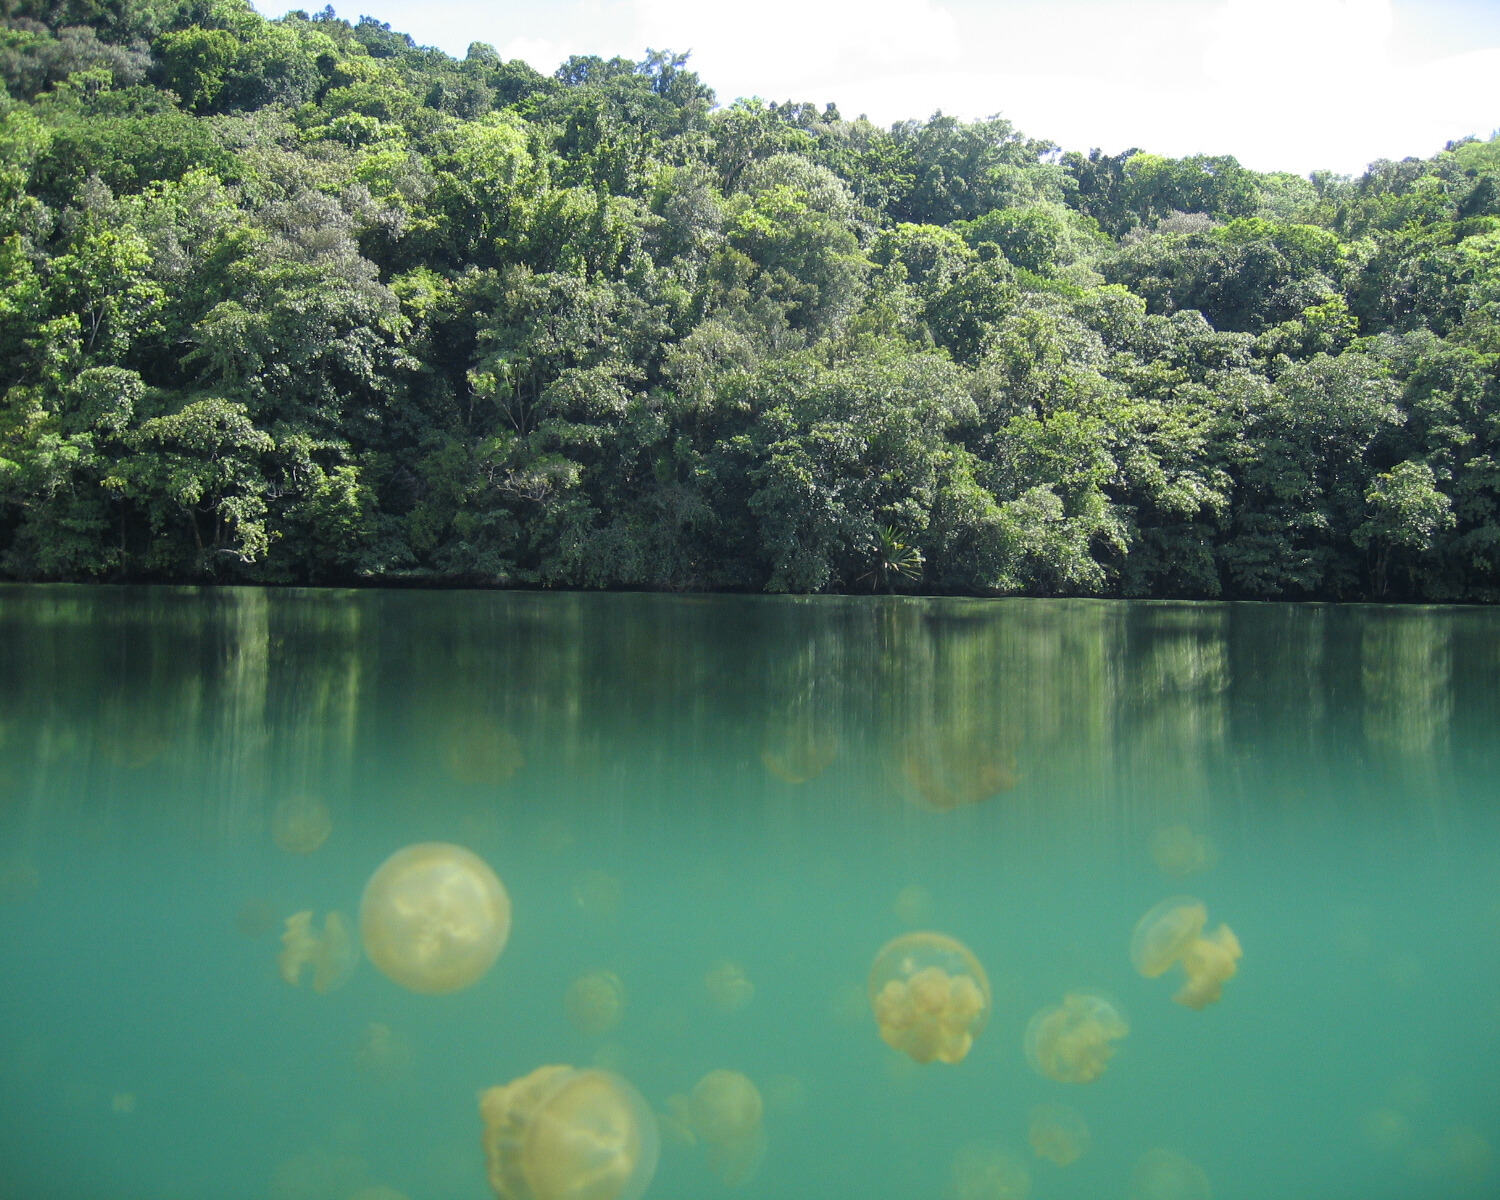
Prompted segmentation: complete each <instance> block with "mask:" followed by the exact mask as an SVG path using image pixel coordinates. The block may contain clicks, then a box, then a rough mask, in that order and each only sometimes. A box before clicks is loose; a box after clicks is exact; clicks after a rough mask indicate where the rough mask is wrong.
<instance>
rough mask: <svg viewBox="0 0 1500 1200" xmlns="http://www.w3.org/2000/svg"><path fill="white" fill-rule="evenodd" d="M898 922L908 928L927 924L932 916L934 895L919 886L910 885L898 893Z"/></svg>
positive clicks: (896, 910) (895, 907)
mask: <svg viewBox="0 0 1500 1200" xmlns="http://www.w3.org/2000/svg"><path fill="white" fill-rule="evenodd" d="M894 911H895V913H896V920H898V921H900V922H901V924H903V925H905V926H907V927H908V928H915V927H916V926H918V925H925V924H927V921H928V919H929V918H930V917H931V916H932V893H931V892H929V891H928V890H927V889H926V888H924V887H922V886H920V885H918V884H915V883H913V884H908V885H907V886H906V887H904V888H902V889H901V890H900V891H899V892H897V893H896V903H895V906H894Z"/></svg>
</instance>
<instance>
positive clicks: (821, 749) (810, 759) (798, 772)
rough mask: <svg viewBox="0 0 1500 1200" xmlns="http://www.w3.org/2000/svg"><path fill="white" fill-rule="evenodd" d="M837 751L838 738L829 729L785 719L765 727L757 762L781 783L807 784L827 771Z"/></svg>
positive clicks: (836, 755)
mask: <svg viewBox="0 0 1500 1200" xmlns="http://www.w3.org/2000/svg"><path fill="white" fill-rule="evenodd" d="M838 753H839V739H838V737H837V736H836V735H834V734H833V733H832V732H831V731H828V730H823V729H819V728H818V727H817V726H816V725H813V724H809V723H806V722H787V723H785V724H780V725H773V726H771V727H769V728H768V729H767V730H766V736H765V740H764V741H763V742H762V743H761V750H760V761H761V762H762V763H764V764H765V768H766V770H767V771H769V772H771V774H772V775H774V776H776V778H777V779H780V780H781V781H782V782H783V783H806V782H807V781H808V780H809V779H816V778H817V777H818V776H819V775H821V774H822V773H823V772H824V771H826V770H828V768H829V767H830V766H831V765H832V764H833V760H834V759H835V758H837V757H838Z"/></svg>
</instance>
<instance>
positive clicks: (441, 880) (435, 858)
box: [359, 842, 510, 995]
mask: <svg viewBox="0 0 1500 1200" xmlns="http://www.w3.org/2000/svg"><path fill="white" fill-rule="evenodd" d="M359 927H360V933H361V935H362V936H363V938H364V943H365V953H366V954H368V955H369V956H370V961H371V962H373V963H374V964H375V965H376V966H377V967H379V968H380V970H381V971H382V972H383V973H384V974H385V975H386V976H388V977H389V978H391V979H393V980H394V981H395V982H397V983H399V984H400V985H401V986H402V987H404V988H409V989H410V990H411V991H414V992H422V993H425V994H428V995H437V994H440V993H444V992H456V991H458V990H459V989H461V988H466V987H468V986H469V985H470V984H472V983H475V982H476V981H478V980H479V978H480V977H481V976H483V975H484V973H485V972H486V971H488V970H489V969H490V968H491V967H492V966H494V965H495V960H496V959H497V958H499V957H500V951H501V950H503V949H505V943H506V940H507V939H508V938H509V937H510V896H509V894H507V892H506V890H505V885H504V884H502V883H501V882H500V880H499V879H498V878H497V877H496V875H495V873H494V872H493V871H492V870H490V868H489V866H488V864H486V863H485V861H484V860H483V859H482V858H480V857H479V856H478V855H477V854H474V853H473V852H472V851H469V850H465V849H464V848H463V847H462V846H454V845H450V844H448V843H445V842H422V843H418V844H417V845H414V846H407V847H406V848H405V849H403V850H398V851H396V853H395V854H393V855H391V856H390V858H388V859H386V860H385V862H383V863H381V865H380V866H379V868H377V869H376V871H375V874H373V875H372V876H370V882H369V883H367V884H366V885H365V893H364V898H363V899H362V900H361V901H360V906H359Z"/></svg>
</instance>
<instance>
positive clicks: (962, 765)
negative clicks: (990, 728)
mask: <svg viewBox="0 0 1500 1200" xmlns="http://www.w3.org/2000/svg"><path fill="white" fill-rule="evenodd" d="M901 773H902V774H903V775H904V776H905V777H906V782H907V783H909V784H910V785H911V786H912V788H914V789H915V791H916V794H917V795H918V796H919V797H920V798H921V800H922V802H923V803H924V804H926V805H927V806H928V807H929V808H935V809H938V810H940V811H942V812H947V811H949V810H950V809H955V808H962V807H964V806H965V805H969V804H979V803H980V802H981V801H984V800H988V799H989V798H990V797H991V796H994V795H997V794H998V793H1000V792H1008V791H1010V789H1011V788H1013V787H1015V786H1016V762H1015V759H1014V758H1013V757H1011V756H1010V755H1009V754H1006V753H1004V752H1001V751H998V750H996V749H994V748H993V747H991V746H989V745H987V744H985V743H984V742H982V741H980V740H978V739H964V738H955V737H948V736H942V737H933V738H922V739H913V740H912V741H909V742H908V743H907V745H906V748H905V750H904V752H903V753H902V756H901Z"/></svg>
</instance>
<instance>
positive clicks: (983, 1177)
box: [948, 1142, 1031, 1200]
mask: <svg viewBox="0 0 1500 1200" xmlns="http://www.w3.org/2000/svg"><path fill="white" fill-rule="evenodd" d="M1030 1194H1031V1173H1030V1172H1029V1171H1027V1169H1026V1166H1025V1164H1024V1163H1022V1162H1021V1160H1020V1159H1019V1158H1017V1157H1016V1156H1015V1155H1014V1154H1012V1153H1010V1151H1008V1150H1002V1149H1000V1148H999V1147H998V1146H990V1145H987V1144H984V1143H979V1142H976V1143H973V1144H971V1145H968V1146H965V1147H963V1148H962V1149H961V1150H960V1151H959V1152H958V1154H957V1155H955V1156H954V1159H953V1173H952V1182H951V1184H950V1186H949V1188H948V1196H949V1200H1026V1197H1027V1196H1029V1195H1030Z"/></svg>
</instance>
